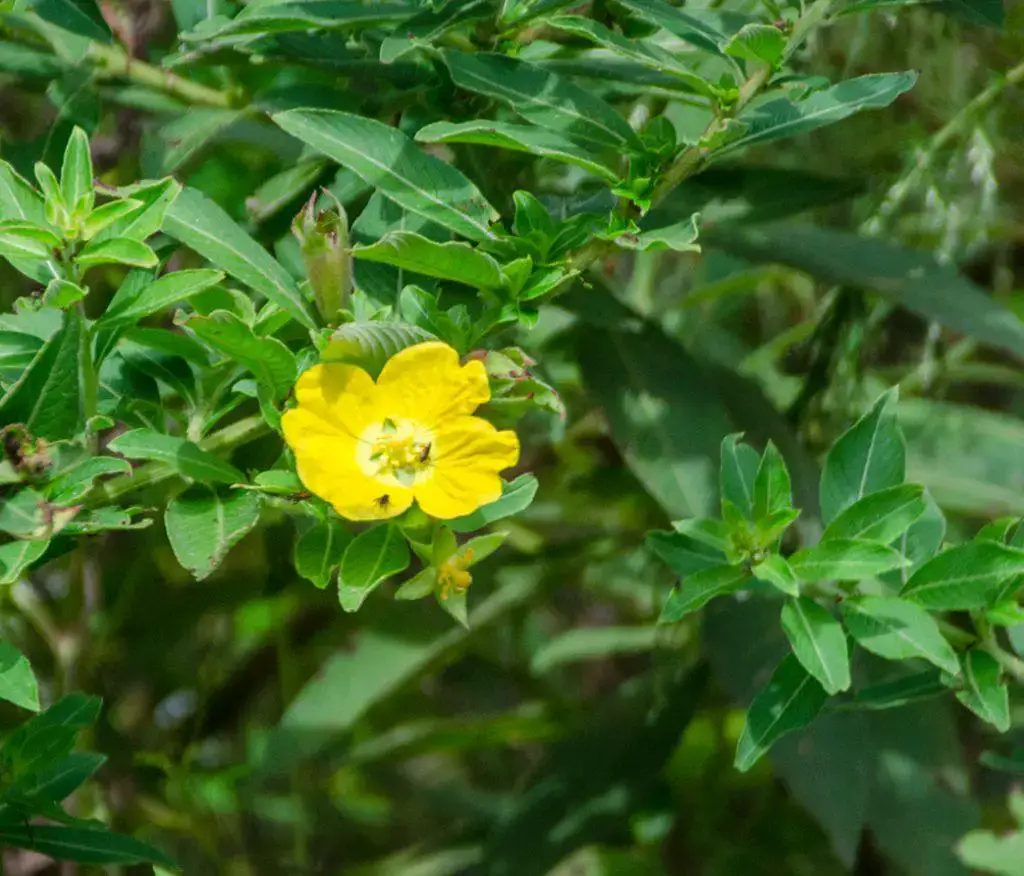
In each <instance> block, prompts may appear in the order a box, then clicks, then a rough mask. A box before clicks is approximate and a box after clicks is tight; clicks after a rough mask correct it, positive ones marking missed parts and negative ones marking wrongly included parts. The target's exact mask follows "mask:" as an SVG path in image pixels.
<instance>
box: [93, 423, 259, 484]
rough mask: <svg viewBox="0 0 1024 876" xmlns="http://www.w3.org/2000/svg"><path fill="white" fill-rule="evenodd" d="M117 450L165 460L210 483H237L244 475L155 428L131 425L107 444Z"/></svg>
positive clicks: (181, 471)
mask: <svg viewBox="0 0 1024 876" xmlns="http://www.w3.org/2000/svg"><path fill="white" fill-rule="evenodd" d="M108 447H109V449H110V450H112V451H113V452H114V453H119V454H121V455H122V456H124V457H126V458H127V459H148V460H152V461H153V462H162V463H164V464H166V465H169V466H170V467H171V468H173V469H174V470H175V471H177V472H178V473H179V474H180V475H182V477H186V478H192V479H194V480H197V481H208V482H211V483H222V484H237V483H241V482H244V481H245V475H244V474H242V472H240V471H239V470H238V469H237V468H235V467H234V466H233V465H231V464H230V463H228V462H224V461H223V460H222V459H220V458H219V457H217V456H215V455H214V454H212V453H210V452H209V451H208V450H203V448H201V447H200V446H199V445H198V444H193V443H192V442H191V441H189V440H187V439H185V438H179V437H177V436H176V435H164V434H161V433H160V432H156V431H154V430H153V429H132V430H131V431H129V432H124V433H123V434H121V435H118V436H117V437H116V438H115V439H114V440H113V441H111V442H110V444H109V445H108Z"/></svg>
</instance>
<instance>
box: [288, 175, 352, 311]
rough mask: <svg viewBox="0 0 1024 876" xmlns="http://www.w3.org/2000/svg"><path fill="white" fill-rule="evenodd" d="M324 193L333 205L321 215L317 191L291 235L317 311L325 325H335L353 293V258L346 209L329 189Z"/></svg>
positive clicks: (299, 217)
mask: <svg viewBox="0 0 1024 876" xmlns="http://www.w3.org/2000/svg"><path fill="white" fill-rule="evenodd" d="M324 194H325V195H326V196H327V197H329V198H330V200H332V201H333V202H334V206H333V207H332V208H331V209H329V210H320V211H319V212H318V211H317V208H316V198H317V196H316V192H314V193H313V195H312V197H310V199H309V201H308V203H307V204H306V206H305V207H304V208H303V209H302V211H301V212H300V213H299V215H298V216H296V217H295V221H294V222H292V234H294V235H295V237H296V239H297V240H298V241H299V249H300V250H301V252H302V260H303V262H304V263H305V265H306V276H307V278H308V279H309V286H310V288H311V289H312V290H313V295H314V297H315V299H316V306H317V310H319V311H320V316H321V317H322V318H323V320H324V322H325V323H327V324H328V325H333V324H336V323H337V322H338V318H339V316H340V314H341V311H342V309H343V308H344V307H345V305H346V304H348V298H349V294H350V293H351V291H352V255H351V251H350V250H349V238H348V216H347V215H346V214H345V208H344V207H342V206H341V203H340V202H339V201H338V199H337V198H335V197H334V195H332V194H331V193H330V192H329V191H327V190H326V189H324Z"/></svg>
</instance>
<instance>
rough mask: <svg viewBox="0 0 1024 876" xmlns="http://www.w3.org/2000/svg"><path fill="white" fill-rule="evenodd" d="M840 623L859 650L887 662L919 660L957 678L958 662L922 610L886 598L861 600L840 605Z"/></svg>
mask: <svg viewBox="0 0 1024 876" xmlns="http://www.w3.org/2000/svg"><path fill="white" fill-rule="evenodd" d="M843 619H844V621H845V623H846V628H847V629H848V630H849V631H850V635H851V636H853V638H854V639H856V640H857V642H858V644H860V646H861V647H863V648H866V649H867V650H868V651H871V652H872V653H873V654H877V655H878V656H879V657H884V658H885V659H887V660H910V659H912V658H914V657H920V658H923V659H925V660H927V661H928V662H929V663H932V664H934V665H935V666H937V667H938V668H939V669H941V670H942V671H943V672H948V673H949V674H950V675H957V674H959V672H960V662H959V661H958V660H957V656H956V652H955V651H954V650H953V648H952V646H951V645H950V644H949V642H947V641H946V637H945V636H943V635H942V632H941V631H940V630H939V625H938V624H937V623H936V622H935V619H934V618H933V617H932V616H931V615H930V614H929V613H928V612H927V611H925V610H924V609H923V608H921V606H919V605H917V604H915V603H913V602H908V601H907V600H905V599H895V598H893V597H888V596H862V597H857V598H856V599H847V600H844V602H843Z"/></svg>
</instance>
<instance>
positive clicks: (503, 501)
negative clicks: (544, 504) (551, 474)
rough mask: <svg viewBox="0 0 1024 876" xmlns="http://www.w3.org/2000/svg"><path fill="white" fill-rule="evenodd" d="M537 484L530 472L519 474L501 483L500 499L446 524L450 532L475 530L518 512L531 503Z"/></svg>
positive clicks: (535, 493)
mask: <svg viewBox="0 0 1024 876" xmlns="http://www.w3.org/2000/svg"><path fill="white" fill-rule="evenodd" d="M538 486H539V484H538V483H537V479H536V478H535V477H534V476H533V475H532V474H521V475H519V476H518V477H516V479H515V480H513V481H510V482H506V483H503V484H502V486H501V498H500V499H495V500H494V501H493V502H491V503H490V504H489V505H484V506H482V507H480V508H477V509H476V511H474V512H473V513H472V514H467V515H466V516H465V517H456V518H455V519H454V520H449V521H447V526H448V528H449V529H450V530H451V531H452V532H476V530H478V529H483V528H484V527H485V526H487V525H488V524H490V523H494V522H495V521H497V520H502V519H504V518H506V517H511V516H513V515H514V514H519V513H520V512H522V511H525V510H526V509H527V508H529V507H530V505H531V504H532V503H533V498H534V496H536V495H537V487H538Z"/></svg>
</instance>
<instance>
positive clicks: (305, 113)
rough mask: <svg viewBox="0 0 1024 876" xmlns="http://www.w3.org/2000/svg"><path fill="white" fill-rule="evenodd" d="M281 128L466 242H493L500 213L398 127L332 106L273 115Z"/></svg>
mask: <svg viewBox="0 0 1024 876" xmlns="http://www.w3.org/2000/svg"><path fill="white" fill-rule="evenodd" d="M272 118H273V120H274V121H275V122H276V123H277V124H278V125H279V126H280V127H281V128H283V129H284V130H285V131H287V132H288V133H289V134H291V135H292V136H294V137H297V138H298V139H299V140H301V141H302V142H304V143H307V144H308V145H310V146H312V147H313V148H314V149H316V150H317V151H319V152H322V153H323V154H324V155H326V156H328V157H329V158H333V159H334V160H335V161H337V162H338V163H339V164H341V165H342V166H343V167H347V168H349V169H351V170H353V171H355V172H356V173H357V174H358V175H359V176H360V177H362V178H363V179H364V180H365V181H366V182H367V183H369V184H370V185H372V186H374V187H375V188H378V189H379V190H380V191H381V192H382V193H383V194H384V195H386V196H387V197H388V198H389V199H391V200H392V201H394V202H395V203H397V204H400V205H401V206H403V207H405V208H406V209H407V210H411V211H412V212H413V213H418V214H420V215H421V216H425V217H426V218H427V219H430V220H432V221H434V222H436V223H438V224H439V225H442V226H444V227H445V228H450V229H451V230H452V231H455V232H457V233H459V234H461V235H463V236H464V237H468V238H469V239H470V240H478V241H479V240H493V239H494V233H493V232H492V231H491V230H490V227H489V226H490V224H491V223H492V222H493V221H495V220H496V219H497V218H498V213H497V212H496V211H495V210H494V208H493V207H491V205H490V204H488V203H487V200H486V199H485V198H484V196H483V195H482V194H480V191H479V190H478V189H477V187H476V186H475V185H473V183H471V182H470V181H469V180H468V179H467V178H466V177H465V176H463V175H462V173H461V172H460V171H458V170H456V169H455V168H454V167H452V166H451V165H449V164H445V163H444V162H443V161H441V160H440V159H439V158H435V157H434V156H433V155H427V154H426V153H424V152H423V151H421V150H420V148H419V147H418V146H417V145H416V144H415V143H414V142H413V141H412V140H410V139H409V138H408V137H406V136H405V134H403V133H402V132H401V131H398V130H396V129H395V128H391V127H389V126H388V125H385V124H383V123H381V122H378V121H376V120H374V119H367V118H363V117H362V116H355V115H351V114H349V113H342V112H334V111H331V110H305V109H303V110H287V111H286V112H282V113H277V114H275V115H274V116H272Z"/></svg>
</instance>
